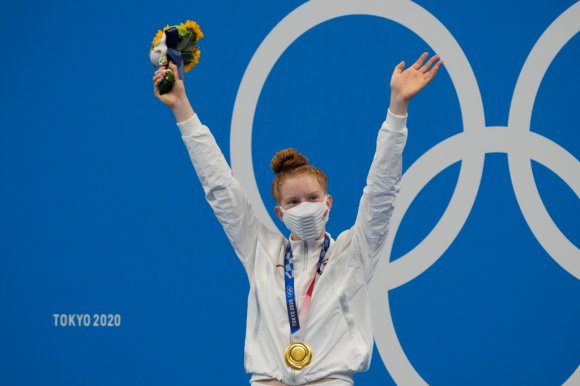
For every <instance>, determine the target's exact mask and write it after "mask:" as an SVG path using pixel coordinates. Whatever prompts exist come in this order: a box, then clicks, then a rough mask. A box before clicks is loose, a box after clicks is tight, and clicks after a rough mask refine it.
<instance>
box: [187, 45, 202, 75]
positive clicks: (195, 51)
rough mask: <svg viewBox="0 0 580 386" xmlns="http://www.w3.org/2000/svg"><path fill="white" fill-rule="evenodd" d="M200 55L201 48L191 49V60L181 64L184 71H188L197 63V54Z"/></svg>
mask: <svg viewBox="0 0 580 386" xmlns="http://www.w3.org/2000/svg"><path fill="white" fill-rule="evenodd" d="M200 55H201V50H199V49H193V60H192V61H191V62H189V63H187V64H186V65H185V66H183V71H184V72H189V70H191V69H192V68H193V67H195V66H196V65H197V64H198V63H199V56H200Z"/></svg>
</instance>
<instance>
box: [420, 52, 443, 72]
mask: <svg viewBox="0 0 580 386" xmlns="http://www.w3.org/2000/svg"><path fill="white" fill-rule="evenodd" d="M437 59H439V55H435V56H433V57H432V58H431V59H429V61H428V62H427V63H425V65H424V66H422V67H421V68H419V71H421V72H422V73H425V72H427V71H428V70H429V69H430V68H431V66H432V65H433V63H435V62H436V61H437Z"/></svg>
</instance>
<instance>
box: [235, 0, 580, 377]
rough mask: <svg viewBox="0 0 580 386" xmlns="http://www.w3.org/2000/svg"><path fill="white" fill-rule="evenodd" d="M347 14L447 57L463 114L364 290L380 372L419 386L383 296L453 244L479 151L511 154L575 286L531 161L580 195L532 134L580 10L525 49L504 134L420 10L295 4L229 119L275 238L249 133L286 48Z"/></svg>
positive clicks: (565, 158)
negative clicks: (432, 204)
mask: <svg viewBox="0 0 580 386" xmlns="http://www.w3.org/2000/svg"><path fill="white" fill-rule="evenodd" d="M348 15H371V16H378V17H382V18H385V19H389V20H392V21H395V22H397V23H399V24H401V25H403V26H405V27H407V28H409V29H410V30H411V31H413V32H415V33H416V34H417V35H418V36H419V37H421V38H422V39H423V40H425V42H426V43H428V44H429V45H430V46H431V47H432V48H433V50H434V51H435V52H437V53H438V54H439V55H440V56H441V57H442V58H444V59H445V66H446V69H447V71H448V72H449V75H450V77H451V80H452V82H453V85H454V87H455V89H456V92H457V96H458V99H459V104H460V107H461V114H462V120H463V128H464V131H463V132H461V133H459V134H457V135H454V136H452V137H450V138H448V139H446V140H444V141H442V142H441V143H439V144H437V145H436V146H434V147H433V148H431V149H430V150H429V151H428V152H427V153H425V154H424V155H423V156H421V157H420V158H419V159H418V160H417V161H416V162H415V163H414V164H413V165H411V167H410V168H409V169H408V170H407V171H406V172H405V174H404V176H403V179H402V181H401V190H400V194H399V197H398V198H397V205H396V208H395V212H394V214H393V217H392V219H391V230H390V233H389V235H388V238H387V248H386V250H385V261H384V264H379V265H378V266H377V270H376V272H375V274H374V278H373V281H372V282H371V287H370V291H371V293H374V294H376V295H377V296H373V297H372V298H373V299H380V300H379V301H376V302H374V303H373V304H372V307H371V308H372V312H373V324H374V333H375V342H376V344H377V347H378V349H379V352H380V354H381V357H382V359H383V361H384V363H385V366H386V367H387V369H388V371H389V373H390V374H391V376H392V377H393V379H394V380H395V382H396V383H397V384H403V385H423V384H426V383H425V381H424V380H423V378H422V377H421V376H420V375H419V374H418V372H417V371H416V370H415V368H414V367H413V365H412V364H411V363H410V361H409V360H408V358H407V356H406V355H405V353H404V351H403V348H402V347H401V345H400V343H399V340H398V338H397V335H396V332H395V328H394V325H393V321H392V317H391V314H390V306H389V303H388V296H387V293H388V291H389V290H390V289H392V288H395V287H398V286H400V285H402V284H405V283H407V282H408V281H410V280H412V279H414V278H415V277H417V276H418V275H420V274H421V273H422V272H424V271H425V270H427V269H428V268H429V267H430V266H431V265H433V264H434V263H435V261H437V260H438V259H439V257H441V256H442V255H443V253H444V252H445V251H446V250H447V248H448V247H449V246H450V245H451V243H452V242H453V241H454V240H455V238H456V236H457V235H458V233H459V232H460V230H461V228H462V227H463V225H464V223H465V221H466V219H467V217H468V215H469V212H470V211H471V208H472V206H473V203H474V201H475V198H476V196H477V192H478V190H479V184H480V181H481V176H482V172H483V164H484V160H485V155H486V153H492V152H501V153H507V154H508V161H509V168H510V174H511V178H512V183H513V185H514V190H515V193H516V198H517V201H518V204H519V205H520V208H521V211H522V213H523V215H524V218H525V219H526V221H527V223H528V224H529V226H530V229H531V230H532V232H533V234H534V236H535V237H536V239H537V240H538V242H539V243H540V245H542V247H543V248H544V249H545V250H546V252H547V253H548V254H549V255H550V256H551V257H552V258H553V259H554V260H555V261H556V262H557V263H558V264H559V265H560V266H561V267H562V268H563V269H564V270H566V271H567V272H569V273H570V274H571V275H573V276H575V277H576V278H578V279H580V250H579V249H578V248H577V247H576V246H575V245H574V244H572V243H571V242H570V241H569V240H568V239H567V238H566V237H565V236H564V235H563V234H562V233H561V232H560V231H559V230H558V228H557V227H556V225H555V224H554V222H553V221H552V219H551V218H550V216H549V214H548V212H547V211H546V209H545V207H544V205H543V203H542V201H541V198H540V195H539V193H538V190H537V187H536V185H535V181H534V178H533V174H532V170H531V164H530V160H532V159H533V160H535V161H537V162H539V163H541V164H543V165H544V166H546V167H548V168H549V169H550V170H552V171H553V172H554V173H556V174H557V175H558V176H560V178H562V179H563V180H564V181H565V182H566V183H567V184H568V185H569V186H570V187H571V188H572V190H573V191H574V192H575V193H576V195H577V196H579V195H580V165H579V163H578V160H576V159H575V158H574V156H572V155H571V154H570V153H568V152H567V151H566V150H564V149H563V148H562V147H560V146H559V145H557V144H555V143H554V142H552V141H550V140H549V139H547V138H545V137H543V136H541V135H538V134H536V133H533V132H530V131H529V127H530V120H531V112H532V109H533V102H534V99H535V96H536V93H537V91H538V88H539V84H540V82H541V80H542V78H543V76H544V74H545V73H546V71H547V68H548V66H549V65H550V63H551V62H552V61H553V59H554V58H555V56H556V55H557V53H558V52H559V51H560V49H561V48H562V47H563V46H564V45H565V44H566V43H567V42H568V41H569V40H570V39H571V38H572V37H573V36H574V35H575V34H576V33H577V32H578V29H579V24H580V23H579V21H580V3H576V4H575V5H573V6H572V7H570V8H569V9H568V10H566V11H565V12H564V13H563V14H562V15H561V16H560V17H558V19H557V20H556V21H554V23H553V24H552V25H551V26H550V27H549V28H548V29H547V30H546V32H545V33H544V34H543V35H542V37H541V38H540V39H539V40H538V42H537V43H536V45H535V46H534V48H533V49H532V52H531V53H530V55H529V57H528V59H527V60H526V63H525V65H524V67H523V69H522V72H521V74H520V77H519V78H518V82H517V85H516V88H515V92H514V95H513V98H512V105H511V107H510V116H509V124H508V127H485V119H484V112H483V105H482V100H481V95H480V93H479V87H478V85H477V81H476V79H475V76H474V74H473V71H472V69H471V66H470V65H469V61H468V60H467V58H466V57H465V55H464V53H463V51H462V50H461V48H460V46H459V45H458V44H457V42H456V41H455V39H454V38H453V36H452V35H451V33H450V32H449V31H448V30H447V29H446V28H445V27H444V26H443V25H442V24H441V23H440V22H439V21H438V20H437V19H436V18H435V17H434V16H433V15H431V14H430V13H429V12H427V11H426V10H425V9H423V8H421V7H419V6H418V5H417V4H415V3H412V2H410V1H403V0H397V1H390V2H383V1H377V0H358V1H346V0H312V1H309V2H307V3H305V4H303V5H302V6H300V7H298V8H297V9H296V10H294V11H293V12H292V13H290V14H289V15H288V16H286V17H285V18H284V19H283V20H282V21H281V22H280V23H279V24H278V25H276V27H275V28H274V29H273V30H272V31H271V32H270V33H269V34H268V36H267V37H266V38H265V39H264V41H263V42H262V43H261V44H260V46H259V47H258V49H257V50H256V52H255V54H254V56H253V57H252V60H251V61H250V63H249V65H248V68H247V69H246V72H245V73H244V76H243V78H242V81H241V84H240V88H239V90H238V95H237V97H236V101H235V105H234V111H233V116H232V127H231V149H230V151H231V160H232V169H233V171H234V174H235V175H236V177H237V178H238V179H239V180H240V183H241V184H242V186H243V187H244V189H245V190H246V193H247V195H248V198H249V199H250V201H251V202H252V204H253V205H254V208H255V210H256V212H257V214H258V216H259V217H260V219H261V220H262V221H263V222H264V223H265V224H267V225H268V226H269V227H270V228H271V229H272V230H275V231H278V228H277V227H276V226H275V225H274V223H273V222H272V219H271V217H270V215H269V213H268V211H267V210H266V208H265V207H264V203H263V200H262V198H261V196H260V192H259V190H258V187H257V184H256V180H255V176H254V168H253V162H252V151H251V137H252V135H251V133H252V126H253V121H254V114H255V110H256V106H257V103H258V98H259V96H260V92H261V90H262V88H263V86H264V83H265V81H266V78H267V77H268V75H269V73H270V71H271V69H272V68H273V66H274V65H275V63H276V61H277V60H278V58H279V57H280V56H281V55H282V54H283V53H284V51H285V50H286V49H287V48H288V47H289V46H290V44H292V43H293V42H294V41H295V40H296V39H298V38H299V37H300V36H301V35H302V34H304V33H305V32H307V31H308V30H310V29H311V28H313V27H315V26H317V25H318V24H321V23H323V22H325V21H328V20H331V19H334V18H337V17H341V16H348ZM458 161H461V170H460V173H459V178H458V181H457V185H456V187H455V190H454V192H453V196H452V198H451V201H450V202H449V205H448V207H447V209H446V210H445V212H444V214H443V215H442V217H441V219H440V220H439V222H438V223H437V224H436V225H435V227H434V228H433V229H432V231H431V232H430V233H429V235H427V237H425V239H424V240H422V241H421V242H420V243H419V244H418V245H417V246H416V247H415V248H413V249H412V250H411V251H409V252H408V253H407V254H406V255H404V256H403V257H401V258H400V259H398V260H396V261H394V262H389V261H388V256H390V253H391V249H392V246H393V241H394V238H395V235H396V232H397V229H398V227H399V225H400V223H401V220H402V219H403V216H404V215H405V213H406V211H407V209H408V208H409V207H410V205H411V203H412V202H413V200H414V199H415V197H416V196H417V195H418V194H419V192H420V191H421V190H422V189H423V187H424V186H425V185H426V184H427V183H428V182H429V181H430V180H431V179H432V178H434V177H435V176H436V175H437V174H439V173H440V172H441V171H443V170H444V169H446V168H447V167H449V166H450V165H452V164H453V163H455V162H458ZM385 283H386V284H385ZM385 287H386V288H385ZM383 297H384V298H385V299H386V301H384V300H382V299H383ZM385 321H386V325H385ZM577 383H580V366H579V367H578V368H577V369H576V371H575V372H574V373H573V374H572V375H571V376H570V377H569V379H568V381H567V384H577Z"/></svg>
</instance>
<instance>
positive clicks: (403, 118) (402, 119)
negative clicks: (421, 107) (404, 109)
mask: <svg viewBox="0 0 580 386" xmlns="http://www.w3.org/2000/svg"><path fill="white" fill-rule="evenodd" d="M408 116H409V114H407V113H405V115H397V114H393V113H392V112H391V110H387V121H388V122H389V128H391V129H393V130H396V131H404V130H405V127H407V117H408Z"/></svg>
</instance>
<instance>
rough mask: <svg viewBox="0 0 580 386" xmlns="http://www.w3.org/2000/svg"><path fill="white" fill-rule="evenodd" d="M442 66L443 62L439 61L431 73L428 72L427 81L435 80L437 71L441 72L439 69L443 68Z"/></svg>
mask: <svg viewBox="0 0 580 386" xmlns="http://www.w3.org/2000/svg"><path fill="white" fill-rule="evenodd" d="M441 65H443V61H442V60H440V61H438V62H437V63H436V64H435V65H434V66H433V67H432V68H431V69H430V70H429V71H427V73H426V74H425V75H426V76H427V80H428V81H429V82H430V81H431V80H432V79H433V78H435V75H437V71H439V67H441Z"/></svg>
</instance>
